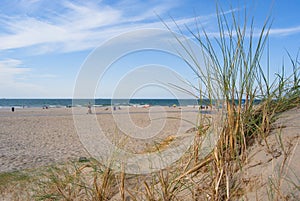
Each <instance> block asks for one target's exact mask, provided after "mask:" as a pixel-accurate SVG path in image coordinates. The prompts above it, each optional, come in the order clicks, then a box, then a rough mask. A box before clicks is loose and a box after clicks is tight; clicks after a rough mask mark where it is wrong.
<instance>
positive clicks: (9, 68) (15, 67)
mask: <svg viewBox="0 0 300 201" xmlns="http://www.w3.org/2000/svg"><path fill="white" fill-rule="evenodd" d="M31 70H32V69H30V68H26V67H22V62H21V61H20V60H17V59H6V60H2V61H0V94H5V95H6V96H8V97H13V96H14V95H15V94H16V93H17V94H19V95H20V96H25V95H29V96H30V95H31V94H34V93H43V90H42V88H41V87H40V86H37V85H34V84H31V83H29V82H26V79H24V77H26V76H27V75H28V74H29V73H30V72H31Z"/></svg>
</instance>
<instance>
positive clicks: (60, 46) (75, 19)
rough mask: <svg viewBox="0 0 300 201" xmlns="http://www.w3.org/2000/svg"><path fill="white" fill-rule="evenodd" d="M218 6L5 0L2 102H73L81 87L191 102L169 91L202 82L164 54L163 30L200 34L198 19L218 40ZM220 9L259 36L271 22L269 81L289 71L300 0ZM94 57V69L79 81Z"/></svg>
mask: <svg viewBox="0 0 300 201" xmlns="http://www.w3.org/2000/svg"><path fill="white" fill-rule="evenodd" d="M216 2H217V1H211V0H151V1H148V0H146V1H143V0H120V1H117V0H93V1H92V0H87V1H80V0H61V1H52V0H1V2H0V98H72V97H74V94H76V90H77V89H79V88H80V90H82V91H88V92H89V93H87V94H83V95H82V97H84V96H94V97H97V98H111V97H115V98H122V97H124V98H126V97H128V96H129V97H137V98H174V97H180V98H189V97H191V96H189V95H187V94H183V93H182V94H180V93H178V94H177V92H175V91H174V89H172V87H171V88H170V86H167V85H168V83H172V84H175V85H178V86H180V87H184V86H186V85H185V84H184V83H183V82H181V80H188V82H191V83H193V84H197V77H196V75H195V74H194V73H193V71H192V70H191V69H190V68H189V67H188V66H187V65H186V64H185V63H184V62H183V61H182V59H181V58H180V56H179V55H178V54H177V55H176V51H171V50H170V49H168V48H167V49H166V46H167V45H168V44H172V43H173V42H174V41H172V40H171V39H170V41H167V40H166V35H164V34H165V33H164V31H166V32H168V30H167V28H166V25H165V24H164V23H166V24H167V25H168V26H169V28H171V30H173V31H174V32H178V29H177V27H176V24H177V25H178V26H179V27H181V28H182V29H184V28H185V26H187V27H190V29H191V30H193V31H195V30H196V27H197V26H196V23H195V20H196V21H197V22H198V23H199V24H201V27H202V28H203V29H205V31H206V32H207V34H208V36H210V37H212V38H213V37H215V36H216V33H217V32H218V25H217V21H216V20H217V19H216ZM219 5H220V7H222V10H223V12H224V14H225V15H230V12H232V11H234V12H236V11H237V12H239V11H240V12H243V11H244V10H247V16H250V18H251V17H254V30H260V29H261V27H262V25H263V24H264V22H265V20H266V18H267V17H268V16H269V17H270V19H271V21H272V26H271V29H270V37H269V49H270V58H271V59H270V68H271V69H270V76H271V77H273V76H274V75H275V74H276V73H278V72H280V70H281V66H282V63H283V62H287V64H289V63H288V55H287V51H288V52H289V53H290V55H292V57H296V55H297V51H298V50H299V48H300V21H299V19H300V13H299V7H300V1H298V0H289V1H284V0H265V1H260V0H253V1H250V0H249V1H246V0H244V1H242V0H224V1H223V0H220V1H219ZM173 21H175V22H176V24H175V23H174V22H173ZM163 22H164V23H163ZM145 30H147V31H146V32H145ZM156 30H158V31H156ZM184 34H187V35H186V37H187V38H189V40H193V39H190V35H189V33H188V32H184ZM138 39H139V40H138ZM141 41H142V42H141ZM130 42H132V44H133V45H131V43H130ZM156 42H157V43H156ZM116 44H117V45H116ZM134 44H138V45H139V47H140V48H141V49H140V50H137V49H134V47H135V46H134ZM173 45H174V44H173ZM175 46H176V45H175ZM143 47H144V49H143ZM155 48H156V49H155ZM175 49H176V48H175ZM169 50H170V51H169ZM122 51H126V52H122ZM113 54H115V57H114V59H113V60H111V61H110V60H109V59H108V58H110V56H111V55H113ZM118 54H119V55H118ZM95 58H96V60H95V61H94V63H97V65H95V66H94V67H93V69H90V70H88V71H86V74H85V76H82V75H83V74H84V73H85V70H86V69H88V68H89V67H88V66H87V65H89V62H90V61H91V60H92V59H95ZM266 62H267V61H266V59H264V58H262V64H264V63H266ZM104 64H105V65H104ZM95 68H99V69H96V70H95ZM100 68H101V69H102V70H101V69H100ZM290 72H291V71H289V70H287V73H290ZM133 81H134V82H133ZM173 82H174V83H173ZM79 84H80V86H79V87H78V85H79ZM78 97H80V95H79V96H78Z"/></svg>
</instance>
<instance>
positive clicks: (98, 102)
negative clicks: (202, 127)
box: [0, 98, 209, 108]
mask: <svg viewBox="0 0 300 201" xmlns="http://www.w3.org/2000/svg"><path fill="white" fill-rule="evenodd" d="M88 104H91V105H94V106H98V107H101V106H114V105H117V106H134V105H136V106H138V105H150V106H174V105H176V106H194V105H199V104H200V101H199V100H197V99H41V98H39V99H6V98H3V99H0V108H9V107H15V108H38V107H49V108H61V107H86V106H87V105H88ZM208 104H209V101H208V100H201V105H208Z"/></svg>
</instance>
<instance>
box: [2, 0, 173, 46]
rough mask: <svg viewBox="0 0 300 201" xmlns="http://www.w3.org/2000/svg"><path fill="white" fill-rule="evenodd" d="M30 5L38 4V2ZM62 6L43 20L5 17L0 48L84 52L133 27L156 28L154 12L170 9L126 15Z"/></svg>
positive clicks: (114, 10) (91, 7)
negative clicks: (33, 48) (37, 48)
mask: <svg viewBox="0 0 300 201" xmlns="http://www.w3.org/2000/svg"><path fill="white" fill-rule="evenodd" d="M31 4H36V1H32V2H31ZM60 6H61V8H60V12H55V11H51V12H50V11H49V10H45V12H48V13H47V15H44V16H43V17H41V16H34V15H30V16H29V15H25V16H24V15H22V16H8V15H4V16H3V15H2V17H1V19H0V25H2V27H3V28H4V31H5V32H3V33H5V34H1V35H0V41H1V43H0V49H1V50H8V49H15V48H27V47H32V46H35V48H36V46H38V47H40V48H41V49H40V50H41V51H46V52H47V51H55V50H59V51H66V52H68V51H77V50H85V49H89V48H93V47H96V46H97V45H98V44H100V43H101V42H103V40H107V39H108V38H110V37H112V36H114V35H117V34H120V33H122V32H126V31H129V30H131V29H133V28H135V29H136V28H138V27H145V26H151V25H155V26H157V25H158V24H157V21H158V19H156V21H153V20H152V19H153V17H156V16H155V15H154V11H155V12H159V14H162V13H164V12H167V11H168V9H169V8H168V5H167V4H160V5H159V6H155V5H154V7H150V8H148V9H146V10H145V9H144V10H141V7H143V6H145V5H136V6H133V7H135V9H136V12H135V14H136V15H132V16H127V15H128V14H127V12H126V9H129V7H128V8H126V7H122V8H120V7H114V8H113V7H111V6H109V5H103V4H92V3H74V2H71V1H63V2H62V3H61V5H60ZM27 7H29V6H28V5H27ZM169 7H170V6H169ZM41 9H43V8H41ZM62 10H63V11H64V12H61V11H62ZM39 12H40V11H39ZM150 16H151V17H150ZM145 20H150V21H147V22H146V21H145ZM160 26H161V27H162V24H160Z"/></svg>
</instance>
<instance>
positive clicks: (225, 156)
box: [0, 10, 300, 201]
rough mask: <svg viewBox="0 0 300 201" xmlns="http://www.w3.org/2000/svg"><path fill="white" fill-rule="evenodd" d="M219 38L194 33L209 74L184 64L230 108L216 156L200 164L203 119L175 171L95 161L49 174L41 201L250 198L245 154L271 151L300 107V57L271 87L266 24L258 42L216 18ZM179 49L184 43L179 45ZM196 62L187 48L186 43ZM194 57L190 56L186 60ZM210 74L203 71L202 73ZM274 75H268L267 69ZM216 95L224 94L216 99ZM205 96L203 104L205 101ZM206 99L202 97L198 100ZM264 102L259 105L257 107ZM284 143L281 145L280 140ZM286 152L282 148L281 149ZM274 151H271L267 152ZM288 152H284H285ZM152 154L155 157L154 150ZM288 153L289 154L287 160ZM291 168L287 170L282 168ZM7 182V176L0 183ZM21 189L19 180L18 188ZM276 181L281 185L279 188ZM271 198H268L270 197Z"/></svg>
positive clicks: (40, 189) (208, 93) (244, 28)
mask: <svg viewBox="0 0 300 201" xmlns="http://www.w3.org/2000/svg"><path fill="white" fill-rule="evenodd" d="M217 16H218V23H219V34H220V35H219V37H217V38H216V39H211V38H210V36H209V35H208V34H207V33H206V32H205V30H204V31H203V32H201V34H200V31H199V32H196V33H195V32H193V31H191V30H190V29H188V30H189V31H190V33H191V34H192V35H193V36H194V38H195V40H196V41H197V42H198V43H199V45H200V47H201V48H202V49H201V50H202V52H203V57H204V60H205V67H203V66H200V64H199V63H197V62H195V63H189V60H188V59H186V58H183V59H184V60H185V61H186V62H187V64H188V65H189V66H190V67H191V68H192V69H193V70H194V72H195V73H196V74H197V75H198V78H199V81H200V82H202V84H201V86H205V88H204V89H202V88H199V89H198V90H199V91H200V92H203V94H205V98H210V99H211V102H220V103H223V104H224V103H226V107H224V110H225V111H224V114H226V115H225V118H224V124H223V127H222V129H221V131H220V133H219V140H218V142H217V145H216V146H215V148H214V149H213V151H212V152H211V153H210V154H208V155H207V156H206V157H204V158H200V157H199V152H200V151H199V150H201V146H202V144H201V143H202V139H201V138H200V137H199V136H204V135H205V134H206V132H207V131H208V127H210V126H211V125H203V124H201V122H202V120H203V119H204V118H206V117H204V116H200V117H199V121H198V123H197V124H196V125H197V126H196V129H195V130H194V131H193V133H194V134H195V140H194V144H193V146H191V148H190V149H189V150H188V152H187V153H185V155H183V156H182V158H181V159H180V160H179V161H177V162H176V163H175V164H173V165H172V166H171V167H169V168H167V169H165V170H161V171H159V172H154V173H152V174H148V175H128V174H125V173H124V172H121V173H120V172H114V171H113V170H111V169H110V168H108V167H103V166H101V165H100V164H98V163H97V162H96V161H93V160H91V161H90V162H86V163H76V164H73V165H65V166H62V167H60V168H51V169H50V170H49V171H48V172H45V174H44V176H42V177H41V178H42V179H40V180H41V181H42V182H37V183H39V184H40V185H37V189H36V190H35V192H36V196H35V197H34V198H35V199H38V200H99V201H104V200H126V201H128V200H138V201H139V200H148V201H154V200H164V201H171V200H237V199H239V198H241V197H242V196H243V195H244V194H245V190H246V189H245V181H243V180H242V178H243V177H242V176H241V174H243V171H242V170H243V167H244V166H245V164H246V163H247V157H248V156H247V154H248V152H247V151H248V147H249V146H251V145H252V144H253V143H254V142H255V141H263V142H264V143H265V144H266V145H267V146H268V142H267V136H268V135H269V133H270V131H271V130H272V122H274V121H275V119H276V117H277V115H278V114H279V113H282V112H284V111H286V110H289V109H291V108H293V107H299V106H300V98H299V97H300V86H299V84H300V77H299V67H298V66H299V61H298V57H296V59H292V57H291V56H290V55H289V57H290V60H291V64H292V69H293V74H292V75H291V76H290V77H285V74H284V69H285V67H283V71H282V74H281V75H278V76H277V79H276V80H275V81H274V82H273V83H269V81H268V79H267V75H266V74H265V72H264V70H263V68H262V66H261V63H260V59H261V57H262V55H263V52H264V48H265V46H266V42H267V39H268V32H269V23H268V21H266V23H265V24H264V25H263V27H262V28H261V30H260V33H259V34H258V35H259V36H258V37H256V36H254V23H253V20H251V22H250V30H248V26H249V24H248V23H247V19H246V17H245V19H244V21H243V23H242V24H238V22H237V19H236V15H235V14H234V13H232V15H231V17H229V18H228V17H226V16H225V15H224V14H222V11H219V10H217ZM178 42H179V43H181V41H180V39H179V38H178ZM181 44H182V45H183V47H184V48H185V50H186V51H187V53H188V55H189V56H190V57H191V58H192V61H196V59H193V55H192V54H191V53H190V52H189V51H190V50H189V48H188V47H185V46H184V44H183V43H181ZM189 53H190V54H189ZM203 68H206V69H205V71H203V70H202V69H203ZM268 68H269V67H268ZM216 88H218V89H221V91H220V90H219V91H218V93H216V90H215V89H216ZM203 94H200V96H203ZM200 98H203V97H200ZM257 99H259V100H261V101H260V103H259V104H257V103H256V102H255V101H256V100H257ZM173 140H174V139H173V138H172V136H171V137H169V138H166V139H165V140H162V142H160V143H158V146H157V147H156V149H158V150H160V149H164V148H166V147H167V146H168V145H169V144H170V142H172V141H173ZM279 141H280V140H279ZM282 147H283V146H282ZM268 149H270V150H271V147H268ZM283 149H284V147H283ZM150 151H151V152H153V151H156V150H155V148H151V150H150ZM288 154H289V152H288V151H287V152H286V155H288ZM285 166H286V163H284V164H283V165H282V167H283V168H285ZM0 177H2V178H6V176H5V175H2V176H1V175H0ZM7 178H11V176H10V175H8V176H7ZM16 181H17V180H16ZM278 181H279V180H278ZM271 184H272V185H271V186H270V187H272V188H271V189H270V192H271V193H272V196H273V195H274V192H275V191H276V190H277V189H278V190H277V191H276V192H275V193H276V195H277V197H276V196H273V198H274V199H275V198H280V196H281V197H284V196H283V194H284V192H280V188H277V187H278V185H280V182H277V183H276V182H274V180H272V183H271ZM272 196H270V197H272Z"/></svg>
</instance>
